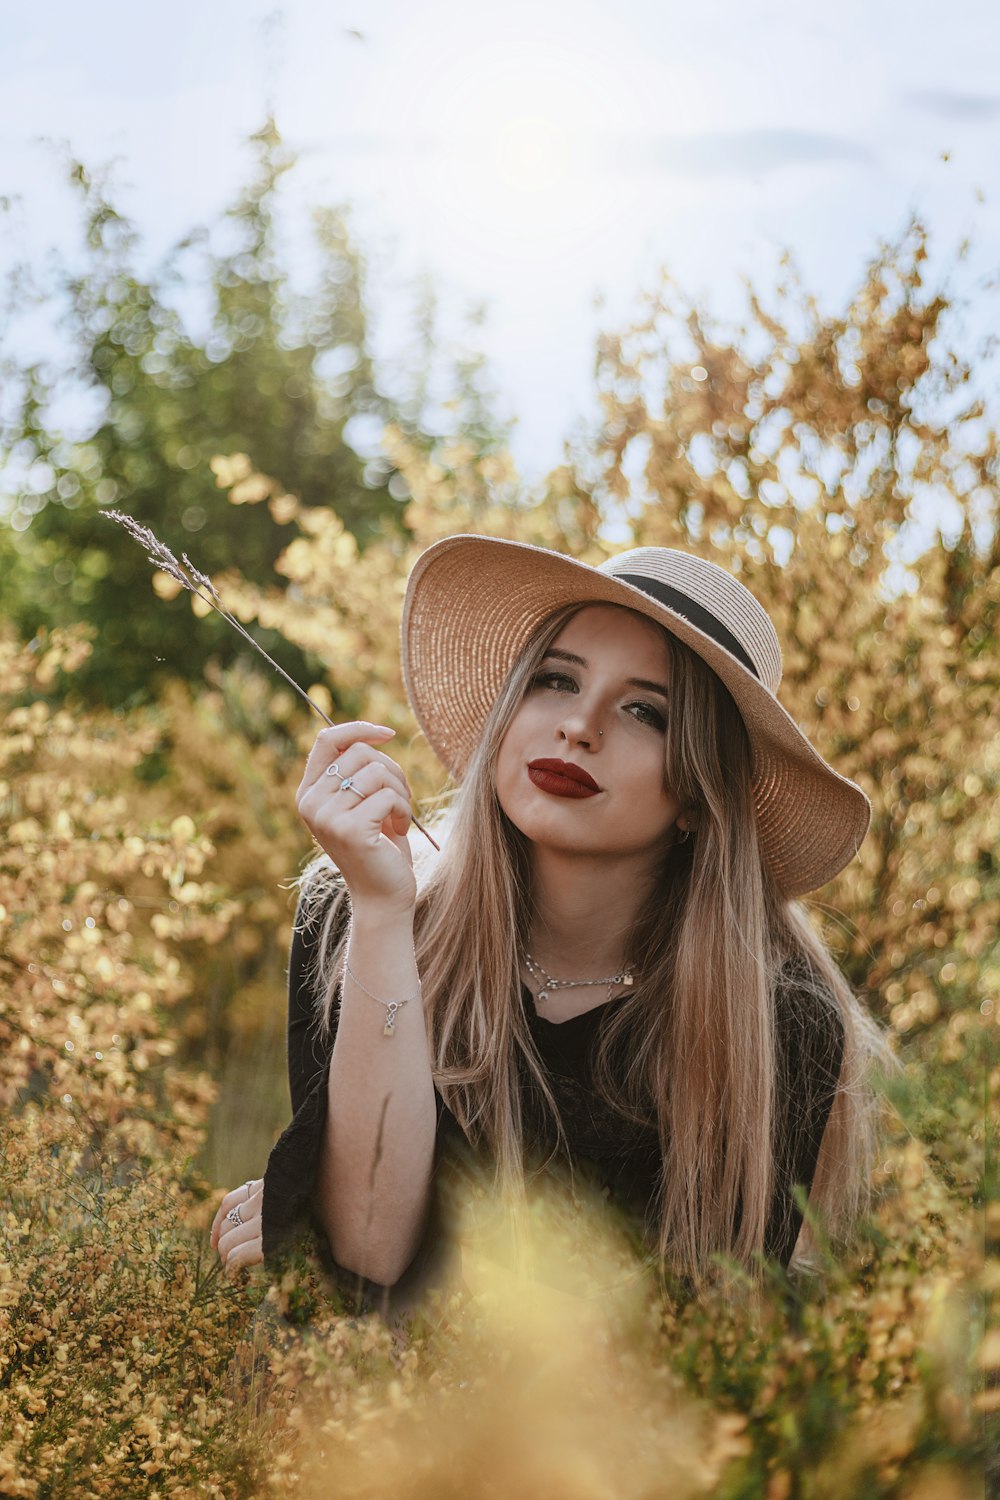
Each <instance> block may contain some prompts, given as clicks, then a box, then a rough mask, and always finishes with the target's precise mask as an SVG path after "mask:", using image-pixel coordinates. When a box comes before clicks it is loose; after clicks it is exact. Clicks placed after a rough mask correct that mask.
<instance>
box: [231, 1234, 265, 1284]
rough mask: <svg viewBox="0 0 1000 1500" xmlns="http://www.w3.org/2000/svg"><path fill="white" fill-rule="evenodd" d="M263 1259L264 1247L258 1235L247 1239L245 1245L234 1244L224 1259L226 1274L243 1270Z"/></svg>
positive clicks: (256, 1264) (258, 1263)
mask: <svg viewBox="0 0 1000 1500" xmlns="http://www.w3.org/2000/svg"><path fill="white" fill-rule="evenodd" d="M263 1260H264V1248H263V1246H262V1244H261V1242H260V1237H259V1236H258V1238H257V1239H255V1240H248V1241H247V1243H246V1244H245V1245H237V1246H236V1248H235V1250H234V1251H233V1252H232V1254H231V1255H230V1257H229V1259H228V1260H227V1261H226V1274H227V1275H232V1274H233V1272H235V1271H245V1270H246V1269H247V1267H248V1266H259V1265H261V1264H262V1263H263Z"/></svg>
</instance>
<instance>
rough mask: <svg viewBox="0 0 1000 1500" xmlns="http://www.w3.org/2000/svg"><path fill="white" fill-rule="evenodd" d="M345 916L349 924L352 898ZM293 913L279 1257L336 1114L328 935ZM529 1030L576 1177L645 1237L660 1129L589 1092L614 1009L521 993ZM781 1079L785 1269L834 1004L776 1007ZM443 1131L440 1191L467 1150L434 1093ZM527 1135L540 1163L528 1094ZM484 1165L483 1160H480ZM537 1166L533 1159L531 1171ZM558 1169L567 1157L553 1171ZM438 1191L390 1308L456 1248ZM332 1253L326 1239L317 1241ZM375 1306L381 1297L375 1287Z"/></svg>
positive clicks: (270, 1247) (773, 1228)
mask: <svg viewBox="0 0 1000 1500" xmlns="http://www.w3.org/2000/svg"><path fill="white" fill-rule="evenodd" d="M344 917H345V921H346V917H347V912H346V902H345V912H344ZM300 924H301V917H300V915H297V916H296V922H295V928H294V931H293V935H292V947H291V955H290V962H289V976H288V979H289V983H288V1082H289V1089H290V1093H291V1103H292V1120H291V1123H290V1124H289V1125H288V1126H287V1127H286V1129H285V1130H284V1132H283V1133H282V1135H281V1136H280V1137H279V1139H278V1141H277V1143H276V1144H275V1146H274V1148H273V1150H272V1151H271V1154H270V1157H269V1159H268V1163H267V1169H266V1172H265V1176H264V1203H263V1225H262V1234H263V1249H264V1256H265V1259H270V1258H271V1257H272V1256H273V1255H275V1254H276V1253H278V1252H279V1251H281V1250H283V1249H285V1248H286V1247H287V1246H288V1245H289V1244H290V1243H291V1242H292V1241H293V1240H294V1239H295V1238H296V1237H297V1236H298V1235H299V1234H300V1233H301V1231H302V1230H303V1229H305V1228H306V1227H307V1226H308V1225H309V1224H310V1223H312V1224H313V1225H314V1227H318V1226H317V1225H316V1223H315V1220H314V1219H313V1217H312V1197H313V1192H314V1188H315V1182H316V1177H317V1172H318V1164H319V1154H320V1145H321V1142H322V1137H323V1131H324V1128H325V1123H326V1113H327V1072H328V1069H329V1063H330V1054H331V1052H332V1050H333V1041H334V1031H335V1027H333V1028H331V1031H330V1033H329V1035H328V1036H327V1037H323V1036H322V1034H321V1031H320V1027H319V1022H318V1012H317V1005H316V994H315V989H314V987H313V986H314V979H313V975H312V972H311V964H312V962H313V960H314V959H315V954H316V945H317V941H318V937H319V933H320V930H321V928H322V918H321V917H316V918H314V919H313V922H312V923H311V925H310V926H308V927H306V926H303V925H300ZM522 995H523V1000H524V1004H525V1010H526V1015H527V1018H528V1025H529V1027H530V1030H531V1035H532V1038H533V1040H534V1042H535V1045H536V1047H537V1049H538V1053H539V1055H540V1057H541V1059H542V1062H543V1064H544V1066H545V1069H546V1072H547V1075H548V1078H549V1083H550V1087H551V1089H552V1092H553V1095H554V1097H555V1100H556V1104H557V1106H558V1109H559V1115H560V1118H561V1121H562V1126H563V1132H564V1136H565V1140H566V1143H567V1147H568V1153H569V1158H570V1162H571V1164H572V1167H573V1171H574V1173H575V1174H580V1175H582V1176H583V1177H584V1178H585V1179H586V1180H589V1181H590V1182H591V1183H592V1184H593V1185H594V1186H595V1187H596V1188H597V1190H598V1191H599V1192H601V1193H602V1194H603V1196H604V1197H606V1198H608V1199H609V1200H610V1201H611V1203H612V1204H614V1205H616V1206H617V1207H618V1208H620V1209H621V1210H622V1211H623V1213H624V1214H625V1215H626V1216H627V1218H628V1219H629V1220H632V1221H634V1222H635V1224H636V1226H637V1227H638V1228H640V1229H642V1228H643V1227H649V1224H648V1221H649V1220H650V1218H651V1217H652V1212H651V1211H652V1210H653V1209H654V1205H655V1198H656V1191H657V1184H658V1178H659V1173H660V1167H661V1154H660V1146H659V1140H658V1136H657V1131H656V1126H655V1122H650V1123H649V1124H648V1125H643V1124H632V1123H630V1122H629V1121H628V1120H625V1119H623V1117H622V1115H621V1114H620V1113H619V1112H617V1111H615V1110H614V1109H613V1108H612V1106H611V1105H610V1104H608V1103H606V1102H604V1101H603V1099H602V1098H601V1097H600V1096H599V1095H598V1094H597V1092H596V1091H595V1090H594V1088H593V1087H592V1085H591V1081H590V1079H591V1059H592V1057H593V1055H594V1049H595V1046H596V1043H597V1040H598V1035H599V1028H600V1024H601V1018H602V1016H603V1015H604V1014H605V1013H606V1012H607V1010H608V1006H609V1005H610V1006H614V1005H617V1004H619V1003H620V1002H619V1001H618V1000H612V1001H610V1002H608V1004H606V1005H600V1006H596V1007H595V1008H594V1009H592V1010H589V1011H586V1012H584V1014H583V1015H580V1016H575V1017H573V1018H572V1019H571V1020H568V1021H561V1022H558V1023H556V1022H551V1021H547V1020H545V1019H544V1017H541V1016H539V1015H538V1014H537V1012H536V1010H535V1006H534V1001H533V998H532V995H531V992H530V990H528V989H527V988H526V987H525V988H524V989H523V991H522ZM777 1021H778V1042H779V1055H780V1058H781V1081H780V1087H779V1090H778V1110H779V1114H782V1115H783V1116H784V1118H783V1119H779V1121H778V1127H779V1128H778V1139H780V1140H783V1141H784V1142H785V1143H786V1144H785V1146H784V1147H783V1151H782V1157H781V1159H780V1160H779V1161H778V1163H777V1170H776V1172H775V1192H774V1198H773V1202H772V1205H771V1211H770V1214H769V1217H768V1223H767V1228H766V1232H765V1237H764V1248H765V1252H766V1254H767V1255H768V1256H770V1257H773V1258H774V1259H775V1260H777V1261H778V1262H779V1263H780V1264H781V1265H783V1266H787V1264H788V1262H789V1260H790V1259H791V1255H792V1251H793V1249H794V1247H795V1241H796V1239H797V1238H798V1233H799V1229H800V1227H801V1223H802V1214H801V1212H800V1210H799V1208H798V1207H797V1206H796V1203H795V1197H794V1189H795V1188H796V1186H801V1187H804V1188H805V1190H806V1191H807V1192H808V1190H809V1188H810V1186H811V1184H812V1179H813V1174H814V1172H815V1170H816V1160H817V1157H818V1155H819V1148H820V1142H821V1141H822V1138H823V1131H824V1129H825V1127H826V1122H827V1118H828V1116H829V1113H830V1107H831V1105H832V1102H833V1096H834V1093H835V1090H836V1084H837V1078H838V1076H839V1073H840V1064H841V1059H842V1056H843V1044H844V1032H843V1024H842V1022H841V1020H840V1018H839V1016H838V1015H837V1013H836V1011H835V1009H834V1007H833V1005H832V1003H831V1004H825V1003H824V1002H822V1001H821V1000H819V999H817V998H815V997H814V996H813V995H812V994H810V993H807V992H805V991H794V990H793V991H790V992H786V993H784V994H783V997H782V999H781V1000H780V1002H779V1006H778V1017H777ZM437 1110H438V1131H437V1146H436V1162H435V1184H436V1185H437V1184H438V1183H439V1182H440V1169H441V1165H442V1162H444V1161H445V1160H446V1159H450V1158H455V1157H457V1156H462V1155H465V1156H468V1154H469V1147H468V1143H467V1142H466V1140H465V1137H464V1134H463V1132H462V1130H461V1127H460V1126H459V1124H458V1122H457V1120H456V1119H455V1117H454V1115H452V1113H451V1111H450V1110H449V1109H448V1108H447V1106H446V1105H445V1103H444V1101H443V1100H442V1098H441V1096H440V1094H438V1095H437ZM524 1117H525V1136H526V1140H527V1141H528V1147H529V1153H530V1156H531V1158H533V1159H534V1161H537V1162H542V1161H544V1160H545V1158H547V1157H548V1156H549V1154H550V1152H551V1150H552V1148H553V1147H554V1145H555V1137H554V1131H553V1128H552V1125H551V1120H550V1117H549V1116H548V1113H547V1111H545V1110H543V1109H542V1108H541V1107H540V1105H539V1104H538V1102H537V1101H536V1100H535V1099H534V1098H533V1097H532V1095H531V1093H530V1092H528V1093H527V1094H526V1096H525V1099H524ZM479 1159H480V1160H481V1158H479ZM534 1161H529V1162H526V1166H528V1167H530V1166H532V1165H533V1164H534ZM552 1167H554V1169H555V1170H556V1171H558V1170H559V1162H558V1159H557V1161H556V1162H555V1163H553V1164H550V1170H551V1169H552ZM439 1199H440V1192H439V1191H435V1192H433V1193H432V1207H431V1213H430V1216H429V1220H428V1225H427V1229H426V1231H425V1234H424V1238H423V1241H422V1243H421V1246H420V1249H419V1250H418V1252H417V1255H416V1257H415V1258H414V1261H413V1262H412V1263H411V1266H410V1268H409V1269H408V1271H407V1272H406V1275H405V1276H404V1277H403V1278H402V1280H401V1282H400V1283H398V1284H397V1286H396V1288H394V1291H393V1296H392V1298H391V1299H388V1303H386V1299H384V1298H383V1299H382V1300H383V1305H384V1306H385V1305H389V1306H392V1305H396V1306H404V1305H407V1304H409V1303H411V1302H412V1301H413V1300H414V1298H415V1297H417V1296H418V1295H419V1293H420V1291H421V1290H423V1289H424V1288H425V1287H428V1286H433V1285H437V1284H439V1283H440V1280H441V1279H442V1278H443V1277H444V1276H445V1274H446V1271H447V1265H448V1261H449V1259H450V1255H449V1252H450V1250H451V1249H453V1247H452V1246H450V1244H449V1237H448V1233H447V1229H446V1227H445V1224H444V1221H443V1218H442V1214H441V1205H440V1202H439V1201H438V1200H439ZM320 1240H321V1243H322V1244H323V1245H324V1247H325V1236H324V1235H322V1233H320ZM366 1290H367V1298H366V1300H367V1301H369V1302H371V1300H372V1299H373V1298H375V1299H376V1300H377V1297H378V1293H379V1292H380V1291H381V1290H382V1289H380V1288H376V1287H374V1286H372V1285H371V1284H368V1285H367V1289H366Z"/></svg>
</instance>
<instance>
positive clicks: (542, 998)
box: [538, 990, 549, 1005]
mask: <svg viewBox="0 0 1000 1500" xmlns="http://www.w3.org/2000/svg"><path fill="white" fill-rule="evenodd" d="M548 998H549V992H548V990H539V991H538V1003H539V1005H544V1004H545V1002H546V1000H547V999H548Z"/></svg>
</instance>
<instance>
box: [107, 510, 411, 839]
mask: <svg viewBox="0 0 1000 1500" xmlns="http://www.w3.org/2000/svg"><path fill="white" fill-rule="evenodd" d="M101 514H102V515H105V516H107V517H108V518H109V520H112V521H117V522H118V524H119V525H120V526H124V528H125V530H126V531H127V532H128V534H129V536H131V537H132V538H133V540H134V541H137V542H138V543H139V544H140V546H142V547H145V549H146V557H147V561H148V562H151V563H152V564H153V566H154V567H155V568H159V569H160V570H161V571H162V572H164V573H167V574H169V576H170V577H171V578H173V579H174V580H175V582H177V583H179V584H180V586H181V588H184V589H187V591H188V593H189V594H195V595H197V597H198V598H199V599H200V600H201V601H202V603H203V604H208V605H210V606H211V607H212V609H214V610H215V612H216V614H218V615H221V616H222V618H223V619H224V620H225V621H226V623H227V624H229V625H231V626H232V627H233V629H234V630H235V631H238V633H239V634H240V635H241V636H242V637H243V639H244V640H245V641H246V642H247V643H248V644H249V645H251V646H252V647H253V648H254V650H255V651H258V652H260V655H261V656H262V657H263V658H264V660H265V661H266V662H267V664H268V666H270V667H272V668H273V669H274V671H275V672H277V673H278V675H279V677H283V678H284V680H285V681H286V682H287V683H288V686H289V687H290V688H294V689H295V691H296V692H297V693H298V695H299V697H300V698H304V699H305V701H306V702H307V703H308V704H309V707H310V708H311V709H313V710H314V711H315V712H316V713H318V714H319V716H320V718H321V719H322V720H323V722H324V724H327V725H329V727H330V728H331V729H333V728H336V726H335V724H334V722H333V720H332V719H331V718H330V717H329V716H328V715H327V714H325V713H324V712H323V710H322V709H321V708H320V706H319V704H318V703H316V702H314V701H313V699H312V698H310V696H309V694H308V693H307V692H306V691H305V690H304V689H303V688H300V687H299V685H298V683H297V682H296V681H295V679H294V678H293V677H289V675H288V673H287V672H286V671H285V669H284V668H283V667H279V666H278V663H277V662H276V661H275V660H274V657H273V656H268V654H267V652H266V651H265V650H264V647H263V646H261V645H260V644H259V642H257V641H255V640H254V638H253V636H252V635H251V634H250V632H249V631H248V630H246V629H244V627H243V626H242V625H241V624H240V622H239V620H237V619H236V617H235V615H233V614H231V613H230V611H229V610H228V609H226V608H225V607H224V605H223V603H222V600H221V598H220V597H219V593H218V590H217V589H216V587H215V585H214V583H213V582H212V580H211V579H210V578H209V577H208V576H207V574H205V573H202V572H201V571H200V569H198V568H196V567H195V565H194V563H193V562H192V561H191V559H190V558H189V557H188V555H187V553H186V552H182V553H181V558H182V561H181V562H178V560H177V558H176V557H175V556H174V554H173V553H172V552H171V550H170V548H169V547H167V546H166V545H165V544H164V543H163V542H161V541H160V539H159V537H157V536H156V535H155V534H154V533H153V532H152V531H150V529H149V527H148V526H142V525H140V524H139V522H138V521H136V520H135V519H134V518H133V517H132V516H127V515H125V514H124V513H123V512H122V511H120V510H105V511H102V512H101ZM202 589H205V590H206V592H205V593H202ZM410 818H411V820H412V822H413V826H414V828H416V829H418V830H419V831H420V832H421V833H422V834H423V836H424V838H425V839H426V840H427V841H428V843H429V844H431V845H432V847H433V848H435V849H437V850H438V852H440V849H441V846H440V844H438V843H437V842H436V840H435V839H434V838H433V837H432V836H431V834H429V833H428V832H427V829H426V828H425V827H424V825H423V824H422V823H420V822H418V821H417V819H416V818H415V817H414V816H413V813H412V812H411V813H410Z"/></svg>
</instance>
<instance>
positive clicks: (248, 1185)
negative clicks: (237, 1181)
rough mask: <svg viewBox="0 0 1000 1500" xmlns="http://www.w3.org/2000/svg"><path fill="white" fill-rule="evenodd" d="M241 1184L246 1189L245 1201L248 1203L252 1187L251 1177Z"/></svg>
mask: <svg viewBox="0 0 1000 1500" xmlns="http://www.w3.org/2000/svg"><path fill="white" fill-rule="evenodd" d="M243 1186H244V1187H245V1188H246V1190H247V1202H248V1203H249V1202H250V1189H251V1188H252V1187H253V1178H252V1177H251V1179H250V1181H249V1182H245V1183H244V1184H243Z"/></svg>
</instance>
